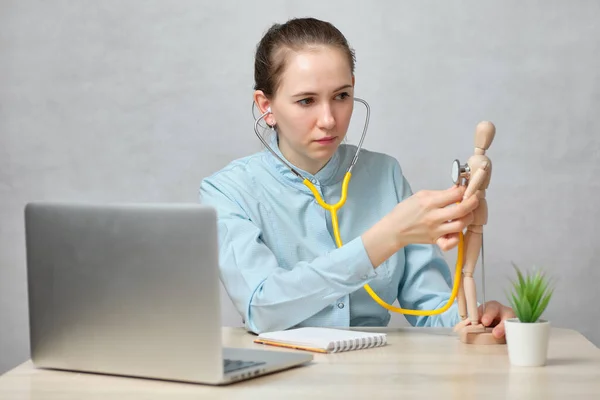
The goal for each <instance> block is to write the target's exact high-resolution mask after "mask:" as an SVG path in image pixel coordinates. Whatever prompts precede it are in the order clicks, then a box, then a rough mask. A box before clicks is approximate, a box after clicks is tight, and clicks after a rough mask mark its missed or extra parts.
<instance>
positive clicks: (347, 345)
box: [331, 336, 387, 353]
mask: <svg viewBox="0 0 600 400" xmlns="http://www.w3.org/2000/svg"><path fill="white" fill-rule="evenodd" d="M385 344H387V337H386V336H375V337H369V338H357V339H354V340H338V341H335V342H333V349H332V350H331V352H332V353H340V352H343V351H349V350H361V349H368V348H371V347H379V346H383V345H385Z"/></svg>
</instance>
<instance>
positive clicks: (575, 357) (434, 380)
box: [0, 328, 600, 400]
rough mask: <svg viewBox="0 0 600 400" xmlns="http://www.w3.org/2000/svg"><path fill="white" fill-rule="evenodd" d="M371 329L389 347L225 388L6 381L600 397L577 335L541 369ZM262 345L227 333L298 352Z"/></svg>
mask: <svg viewBox="0 0 600 400" xmlns="http://www.w3.org/2000/svg"><path fill="white" fill-rule="evenodd" d="M370 330H373V331H378V332H387V333H388V343H389V344H388V346H385V347H381V348H375V349H366V350H355V351H351V352H345V353H337V354H315V358H314V362H313V363H311V364H309V365H307V366H303V367H298V368H294V369H291V370H287V371H282V372H278V373H275V374H272V375H267V376H263V377H259V378H256V379H252V380H249V381H244V382H239V383H235V384H233V385H229V386H221V387H212V386H204V385H196V384H185V383H173V382H163V381H154V380H147V379H135V378H124V377H115V376H104V375H94V374H82V373H74V372H60V371H46V370H39V369H36V368H34V367H33V365H32V364H31V362H30V361H28V362H25V363H24V364H22V365H20V366H18V367H16V368H14V369H13V370H11V371H9V372H7V373H6V374H4V375H2V376H1V377H0V399H11V400H20V399H77V400H85V399H99V398H103V399H104V398H118V399H125V398H126V399H142V398H143V399H159V398H160V399H163V398H164V399H166V398H168V399H197V398H202V399H238V398H243V399H259V398H260V399H265V398H281V399H285V400H289V399H293V398H314V399H320V398H344V399H350V398H361V399H364V398H368V396H373V400H378V399H386V398H395V399H399V398H407V397H413V396H419V397H422V398H428V399H430V398H431V399H433V398H440V399H444V400H445V399H460V400H470V399H482V398H484V397H485V398H491V399H496V398H499V399H521V398H527V399H538V398H539V399H555V398H556V399H559V398H560V399H564V398H568V399H569V400H574V399H598V398H600V349H598V348H597V347H596V346H594V345H593V344H592V343H591V342H589V341H588V340H587V339H586V338H585V337H584V336H582V335H581V334H579V333H577V332H575V331H572V330H566V329H553V330H552V333H551V337H550V347H549V360H548V365H546V366H544V367H535V368H524V367H512V366H510V364H509V362H508V356H507V353H506V346H504V345H494V346H475V345H465V344H463V343H461V342H460V341H459V340H458V338H457V337H456V336H455V335H454V334H453V333H452V332H451V331H449V330H446V329H434V328H400V329H389V328H381V329H370ZM253 339H254V337H253V336H252V335H250V334H248V333H246V332H244V330H243V329H241V328H223V341H224V344H225V345H226V346H231V347H248V348H261V349H265V350H269V351H297V350H287V349H281V348H275V347H272V346H263V345H258V344H255V343H253V342H252V340H253Z"/></svg>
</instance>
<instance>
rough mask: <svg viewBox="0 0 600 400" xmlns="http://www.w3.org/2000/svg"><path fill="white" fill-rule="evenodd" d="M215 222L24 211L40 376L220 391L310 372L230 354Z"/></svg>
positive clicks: (285, 359) (166, 210)
mask: <svg viewBox="0 0 600 400" xmlns="http://www.w3.org/2000/svg"><path fill="white" fill-rule="evenodd" d="M216 217H217V216H216V211H215V210H214V209H213V208H211V207H209V206H205V205H200V204H78V203H64V202H62V203H59V202H34V203H29V204H27V205H26V206H25V236H26V238H25V239H26V251H27V282H28V290H29V293H28V296H29V322H30V345H31V359H32V361H33V363H34V365H35V366H37V367H38V368H50V369H59V370H68V371H79V372H90V373H101V374H111V375H120V376H130V377H142V378H152V379H162V380H172V381H182V382H192V383H201V384H210V385H223V384H229V383H232V382H236V381H240V380H245V379H249V378H255V377H258V376H261V375H265V374H269V373H273V372H277V371H282V370H285V369H289V368H292V367H298V366H301V365H304V364H306V363H309V362H310V361H311V360H312V358H313V357H312V355H311V354H309V353H303V352H290V351H281V350H276V351H273V350H267V349H254V348H252V347H254V346H259V345H256V344H253V343H251V342H250V341H249V342H250V344H249V345H248V347H250V348H223V346H222V341H221V336H222V333H221V310H220V297H219V293H220V288H219V270H218V247H217V246H218V236H217V218H216ZM244 334H247V335H251V334H250V333H244Z"/></svg>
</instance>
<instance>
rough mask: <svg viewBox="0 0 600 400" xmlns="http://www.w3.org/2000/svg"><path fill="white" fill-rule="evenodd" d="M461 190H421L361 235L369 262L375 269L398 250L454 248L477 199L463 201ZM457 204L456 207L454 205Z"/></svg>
mask: <svg viewBox="0 0 600 400" xmlns="http://www.w3.org/2000/svg"><path fill="white" fill-rule="evenodd" d="M464 192H465V188H464V187H462V186H452V187H451V188H449V189H446V190H433V191H432V190H423V191H420V192H417V193H415V194H413V195H412V196H410V197H408V198H407V199H405V200H403V201H402V202H400V203H398V205H397V206H396V207H394V209H393V210H392V211H391V212H390V213H389V214H388V215H386V216H385V217H384V218H383V219H382V220H381V221H379V222H378V223H377V224H375V225H374V226H373V227H372V228H371V229H369V230H368V231H367V232H365V234H364V235H363V242H364V245H365V248H366V250H367V253H368V255H369V258H370V259H371V262H372V263H373V265H374V266H375V267H377V266H379V265H380V264H381V263H383V262H384V261H385V260H386V259H388V258H389V257H390V256H391V255H392V254H394V253H395V252H397V251H398V250H399V249H401V248H402V247H404V246H406V245H409V244H413V243H419V244H434V243H436V244H437V245H438V246H439V247H440V248H441V249H442V250H443V251H447V250H450V249H452V248H453V247H455V246H456V245H457V244H458V240H459V232H462V231H463V230H464V229H465V228H466V227H467V226H468V225H470V224H471V223H472V222H473V210H475V209H476V208H477V206H478V205H479V199H478V198H477V196H470V197H469V198H468V199H465V200H464V201H463V195H464ZM457 203H459V204H457Z"/></svg>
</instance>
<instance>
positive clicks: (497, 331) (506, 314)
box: [492, 305, 515, 338]
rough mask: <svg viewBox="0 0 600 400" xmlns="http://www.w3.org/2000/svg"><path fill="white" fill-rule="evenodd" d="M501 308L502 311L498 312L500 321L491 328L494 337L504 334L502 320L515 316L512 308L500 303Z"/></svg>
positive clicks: (504, 329)
mask: <svg viewBox="0 0 600 400" xmlns="http://www.w3.org/2000/svg"><path fill="white" fill-rule="evenodd" d="M501 308H502V311H501V314H500V323H499V324H498V325H496V326H495V327H494V329H493V330H492V335H494V337H496V338H501V337H503V336H504V335H505V334H506V328H505V326H504V321H506V320H507V319H509V318H514V317H515V313H514V311H513V309H512V308H510V307H505V306H502V305H501Z"/></svg>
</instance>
